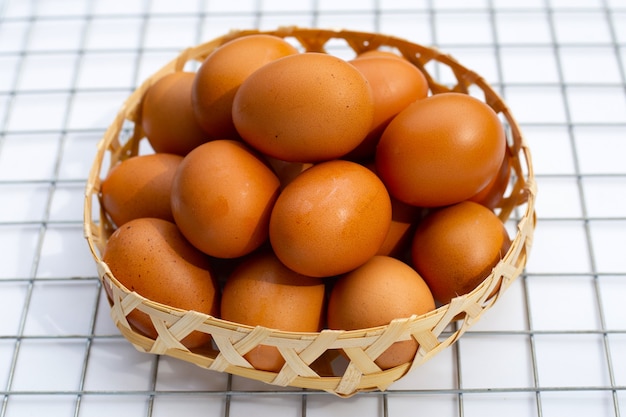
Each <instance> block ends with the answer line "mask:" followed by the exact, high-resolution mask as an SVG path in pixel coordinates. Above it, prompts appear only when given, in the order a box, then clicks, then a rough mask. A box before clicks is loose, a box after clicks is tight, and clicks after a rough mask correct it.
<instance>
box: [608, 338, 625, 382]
mask: <svg viewBox="0 0 626 417" xmlns="http://www.w3.org/2000/svg"><path fill="white" fill-rule="evenodd" d="M608 340H609V348H610V350H611V363H612V365H613V376H614V377H615V384H616V385H621V386H624V385H626V335H624V334H623V333H621V334H619V333H618V334H610V335H608Z"/></svg>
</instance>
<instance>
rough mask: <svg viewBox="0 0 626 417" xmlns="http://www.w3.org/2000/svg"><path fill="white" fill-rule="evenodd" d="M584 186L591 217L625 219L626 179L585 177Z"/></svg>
mask: <svg viewBox="0 0 626 417" xmlns="http://www.w3.org/2000/svg"><path fill="white" fill-rule="evenodd" d="M582 184H583V189H584V192H585V205H586V207H587V214H588V215H589V216H590V217H624V215H625V214H626V177H623V176H618V177H585V178H583V179H582Z"/></svg>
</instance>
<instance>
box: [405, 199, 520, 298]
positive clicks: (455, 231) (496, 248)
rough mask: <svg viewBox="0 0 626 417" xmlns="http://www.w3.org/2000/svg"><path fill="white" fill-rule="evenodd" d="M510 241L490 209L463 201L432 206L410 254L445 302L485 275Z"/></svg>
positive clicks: (428, 282) (476, 282)
mask: <svg viewBox="0 0 626 417" xmlns="http://www.w3.org/2000/svg"><path fill="white" fill-rule="evenodd" d="M510 246H511V240H510V238H509V235H508V232H507V230H506V228H505V227H504V224H503V223H502V221H500V219H499V218H498V216H496V215H495V214H494V212H493V211H491V210H490V209H488V208H487V207H485V206H483V205H482V204H479V203H476V202H473V201H463V202H461V203H457V204H455V205H452V206H448V207H445V208H441V209H437V210H435V211H433V212H432V213H430V214H429V215H428V216H427V217H426V218H425V219H424V220H423V221H422V222H421V223H420V224H419V226H418V227H417V229H416V231H415V235H414V236H413V242H412V247H411V259H412V262H413V266H414V268H415V269H416V270H417V272H419V274H420V275H421V276H422V277H423V278H424V280H425V281H426V283H427V284H428V286H429V287H430V289H431V291H432V293H433V295H434V297H435V299H436V300H437V301H439V302H441V303H443V304H447V303H449V302H450V300H451V299H452V298H454V297H456V296H460V295H463V294H467V293H469V292H471V291H472V290H473V289H474V288H476V287H477V286H478V285H479V284H480V283H481V282H482V281H483V280H484V279H485V278H487V276H488V275H489V274H490V273H491V271H492V269H493V267H494V266H495V265H496V264H497V263H498V262H499V261H500V260H501V259H502V257H503V256H504V255H505V254H506V252H507V251H508V249H509V247H510Z"/></svg>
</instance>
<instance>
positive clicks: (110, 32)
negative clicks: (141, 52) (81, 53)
mask: <svg viewBox="0 0 626 417" xmlns="http://www.w3.org/2000/svg"><path fill="white" fill-rule="evenodd" d="M97 3H98V4H102V3H105V2H97ZM142 24H143V21H142V19H140V18H139V17H135V16H132V15H131V16H127V17H124V18H112V17H109V18H95V19H94V20H93V21H92V22H91V23H90V25H89V31H88V32H87V35H86V38H85V41H84V42H85V47H86V48H87V49H88V50H110V49H126V50H130V51H135V50H136V48H138V46H139V39H140V35H141V29H142Z"/></svg>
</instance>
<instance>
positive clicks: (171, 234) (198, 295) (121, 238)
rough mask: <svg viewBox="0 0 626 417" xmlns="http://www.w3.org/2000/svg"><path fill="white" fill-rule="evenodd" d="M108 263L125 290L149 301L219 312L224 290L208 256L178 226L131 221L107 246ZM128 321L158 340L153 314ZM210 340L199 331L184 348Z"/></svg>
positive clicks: (134, 313) (134, 315) (187, 339)
mask: <svg viewBox="0 0 626 417" xmlns="http://www.w3.org/2000/svg"><path fill="white" fill-rule="evenodd" d="M103 260H104V262H105V263H106V264H107V265H108V267H109V268H110V270H111V272H112V273H113V275H114V276H115V278H116V279H117V280H118V281H119V282H120V283H121V284H122V285H124V286H125V287H126V288H128V289H129V290H130V291H135V292H137V293H138V294H139V295H141V296H143V297H146V298H148V299H150V300H152V301H155V302H157V303H162V304H165V305H167V306H171V307H174V308H180V309H183V310H194V311H197V312H200V313H205V314H208V315H211V316H216V315H217V314H218V313H219V293H218V287H217V283H216V280H215V278H214V277H213V274H212V273H211V265H210V263H209V261H208V258H207V256H206V255H204V254H203V253H201V252H200V251H198V250H197V249H196V248H194V247H193V246H192V245H191V244H189V242H188V241H187V240H185V238H184V237H183V236H182V235H181V233H180V232H179V230H178V228H177V227H176V225H175V224H174V223H172V222H168V221H166V220H162V219H154V218H141V219H135V220H131V221H129V222H127V223H126V224H124V225H123V226H122V227H120V228H119V229H117V230H116V231H115V232H114V233H113V234H112V235H111V237H110V238H109V240H108V241H107V244H106V246H105V249H104V252H103ZM105 289H107V287H106V286H105ZM107 290H108V289H107ZM109 296H110V294H109ZM127 319H128V322H129V323H130V324H131V325H133V327H135V328H136V329H137V330H139V331H140V332H141V333H143V334H145V335H146V336H148V337H150V338H153V339H154V338H156V337H157V333H156V330H155V328H154V325H153V324H152V321H151V319H150V317H149V316H148V315H147V314H145V313H143V312H141V311H139V310H133V311H132V312H131V313H130V314H129V315H128V316H127ZM210 340H211V339H210V336H209V335H207V334H205V333H202V332H197V331H194V332H192V333H190V334H189V335H188V336H186V337H185V338H183V340H182V343H183V345H185V346H186V347H188V348H190V349H191V348H196V347H200V346H203V345H206V344H208V343H209V342H210Z"/></svg>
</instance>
